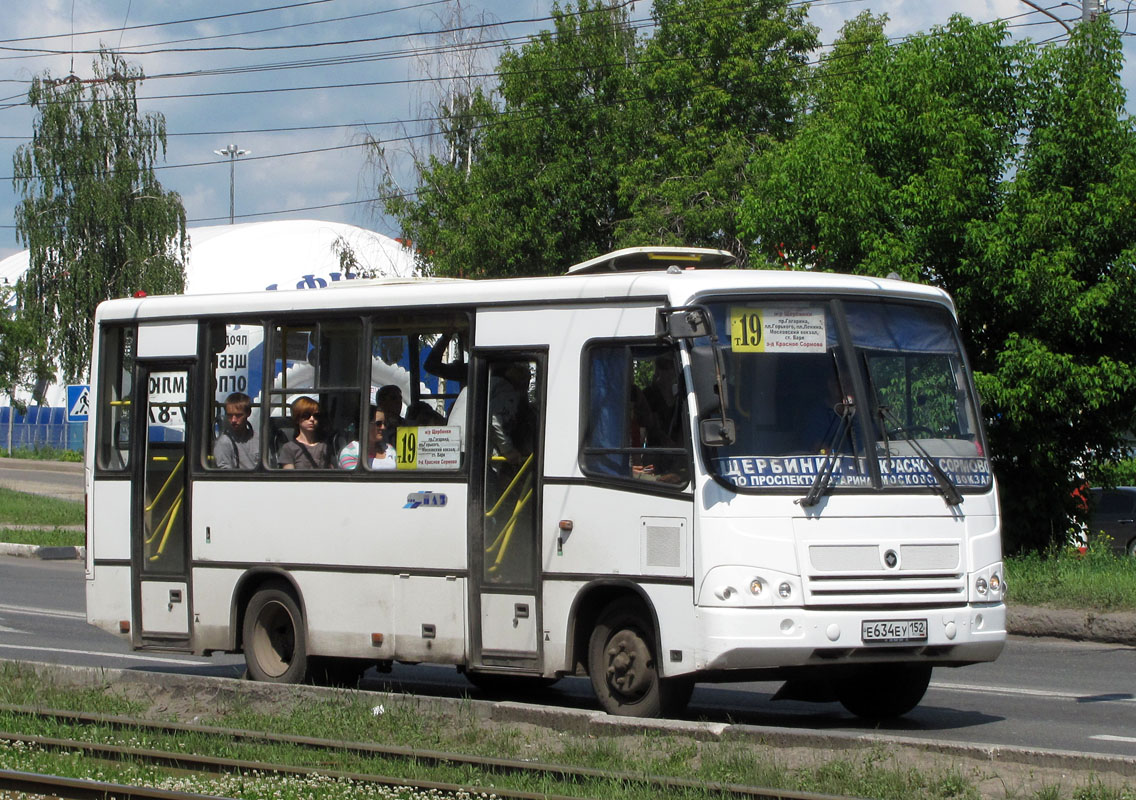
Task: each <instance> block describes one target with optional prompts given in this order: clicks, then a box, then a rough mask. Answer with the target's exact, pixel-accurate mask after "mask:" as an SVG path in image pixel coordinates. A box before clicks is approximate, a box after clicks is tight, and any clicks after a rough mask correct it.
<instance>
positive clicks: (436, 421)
mask: <svg viewBox="0 0 1136 800" xmlns="http://www.w3.org/2000/svg"><path fill="white" fill-rule="evenodd" d="M403 419H404V421H405V422H406V424H407V425H417V426H423V425H445V424H446V418H445V417H444V416H442V415H441V414H439V413H438V412H437V411H435V410H434V409H433V408H431V407H430V404H429V403H427V402H426V401H425V400H416V401H415V402H413V403H411V404H410V405H409V406H408V407H407V409H406V416H405V417H404V418H403Z"/></svg>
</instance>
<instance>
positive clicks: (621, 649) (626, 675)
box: [606, 631, 652, 697]
mask: <svg viewBox="0 0 1136 800" xmlns="http://www.w3.org/2000/svg"><path fill="white" fill-rule="evenodd" d="M606 653H607V681H608V684H609V685H610V686H611V687H612V688H613V689H615V690H616V691H618V692H619V693H621V694H623V695H625V696H629V697H639V696H642V695H643V694H644V693H646V692H647V690H648V689H650V688H651V676H652V670H651V654H650V651H649V650H648V649H647V643H646V642H644V641H643V639H642V638H641V637H639V636H638V635H637V634H635V633H633V632H632V631H620V632H619V633H617V634H616V635H615V636H613V637H612V638H611V640H610V641H609V642H608V646H607V650H606Z"/></svg>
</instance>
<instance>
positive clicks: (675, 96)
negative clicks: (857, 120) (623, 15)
mask: <svg viewBox="0 0 1136 800" xmlns="http://www.w3.org/2000/svg"><path fill="white" fill-rule="evenodd" d="M806 14H807V9H806V8H805V7H804V6H800V5H798V6H795V7H790V6H789V4H787V3H785V2H783V0H753V1H752V2H746V3H742V4H740V5H739V3H738V2H737V0H656V2H655V6H654V16H655V21H656V24H657V30H656V33H655V35H654V36H653V37H652V38H651V39H650V41H649V42H648V43H647V45H646V49H645V53H644V56H643V60H642V63H641V64H640V67H639V74H640V78H639V82H640V84H641V85H642V87H643V92H644V94H645V96H646V102H647V106H648V111H647V114H646V119H647V120H648V121H649V123H648V124H647V125H646V126H645V127H644V128H642V129H640V131H639V132H638V136H637V145H636V148H635V158H634V159H632V160H631V161H630V162H628V164H627V166H626V168H624V169H623V170H622V172H621V181H620V196H621V197H622V198H623V199H624V201H625V203H626V204H627V206H628V208H629V210H630V216H629V217H628V218H627V219H625V220H622V221H621V222H620V224H619V228H618V234H619V239H621V240H622V241H624V242H627V243H637V244H638V243H644V242H655V243H660V244H678V245H702V246H706V247H720V248H724V249H728V250H731V251H732V252H734V254H735V255H737V256H738V257H739V259H740V261H741V263H742V264H745V262H746V254H747V243H746V242H745V241H744V240H743V239H742V238H741V237H739V235H738V221H737V212H738V207H739V205H740V201H741V191H742V187H743V186H744V184H745V180H744V173H745V168H746V165H747V163H748V162H749V161H750V159H751V158H752V157H753V156H754V155H755V154H756V153H758V152H760V151H761V150H762V149H764V148H765V147H766V146H767V145H768V144H769V143H771V142H775V141H780V140H782V139H784V138H786V137H787V136H788V135H789V134H790V133H791V131H792V120H793V117H794V112H795V110H796V109H795V108H794V104H795V102H796V98H797V96H798V95H799V94H800V92H801V91H802V90H803V88H804V81H805V79H806V77H807V75H808V71H807V70H808V66H807V64H808V59H809V53H810V51H812V50H813V49H814V48H816V47H817V46H818V42H817V38H816V29H815V28H814V27H812V26H810V25H808V24H806V22H805V19H806Z"/></svg>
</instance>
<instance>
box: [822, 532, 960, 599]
mask: <svg viewBox="0 0 1136 800" xmlns="http://www.w3.org/2000/svg"><path fill="white" fill-rule="evenodd" d="M808 551H809V570H808V571H807V573H806V576H805V598H806V599H805V602H806V604H807V605H826V606H836V605H842V606H843V605H872V606H905V605H942V604H956V603H964V602H966V597H967V587H966V573H965V571H963V570H962V569H961V568H960V567H961V564H960V560H959V555H960V552H959V551H960V548H959V545H958V544H957V543H937V544H923V543H920V544H905V545H898V546H894V547H889V546H887V545H884V546H881V545H878V544H872V545H812V546H810V547H809V548H808ZM891 558H894V559H895V562H894V564H889V563H888V560H889V559H891Z"/></svg>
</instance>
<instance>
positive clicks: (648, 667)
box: [588, 600, 694, 717]
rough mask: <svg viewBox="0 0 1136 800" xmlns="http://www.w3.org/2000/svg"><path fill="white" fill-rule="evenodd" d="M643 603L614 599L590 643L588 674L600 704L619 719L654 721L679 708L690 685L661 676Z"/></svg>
mask: <svg viewBox="0 0 1136 800" xmlns="http://www.w3.org/2000/svg"><path fill="white" fill-rule="evenodd" d="M648 619H649V617H648V615H647V611H646V609H645V608H643V606H642V604H640V603H637V602H634V601H629V600H616V601H615V602H613V603H611V604H610V605H608V606H607V608H605V609H604V610H603V612H602V613H601V614H600V617H599V621H598V622H597V623H596V627H595V629H594V630H593V631H592V636H591V639H590V640H589V642H588V675H589V677H590V678H591V680H592V689H593V690H594V691H595V693H596V698H597V699H598V700H599V701H600V705H601V706H603V708H604V710H605V711H607V712H608V713H609V714H614V715H616V716H623V717H658V716H661V715H663V714H671V713H674V712H676V711H679V710H681V709H682V707H683V706H685V705H686V702H687V701H688V700H690V693H691V691H692V690H693V688H694V684H693V683H692V682H691V681H690V680H689V679H687V678H671V679H664V678H660V677H659V668H658V646H657V644H656V642H655V636H654V633H653V631H652V629H651V626H650V624H649V622H648Z"/></svg>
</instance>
